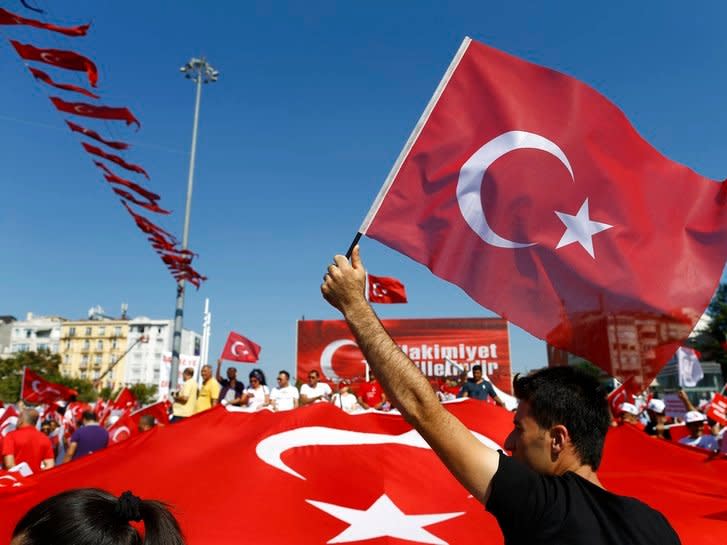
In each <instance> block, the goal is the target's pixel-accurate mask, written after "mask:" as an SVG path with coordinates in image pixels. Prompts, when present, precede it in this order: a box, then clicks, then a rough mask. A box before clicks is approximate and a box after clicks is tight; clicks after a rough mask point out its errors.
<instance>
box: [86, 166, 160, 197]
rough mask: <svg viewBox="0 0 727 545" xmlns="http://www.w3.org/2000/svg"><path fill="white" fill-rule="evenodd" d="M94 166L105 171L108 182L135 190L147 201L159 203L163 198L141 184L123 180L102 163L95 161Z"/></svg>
mask: <svg viewBox="0 0 727 545" xmlns="http://www.w3.org/2000/svg"><path fill="white" fill-rule="evenodd" d="M93 164H94V165H96V166H97V167H98V168H100V169H101V170H103V172H104V178H105V179H106V181H107V182H109V183H112V184H118V185H123V186H124V187H128V188H129V189H133V190H134V191H136V192H137V193H138V194H139V195H141V196H142V197H144V198H146V199H149V200H150V201H158V200H159V199H160V198H161V197H160V196H159V195H157V194H156V193H153V192H151V191H149V190H148V189H146V188H144V187H142V186H140V185H139V184H136V183H134V182H132V181H130V180H126V179H124V178H121V177H120V176H117V175H116V174H114V173H113V172H112V171H111V170H110V169H109V168H108V167H107V166H106V165H104V164H103V163H102V162H101V161H94V162H93Z"/></svg>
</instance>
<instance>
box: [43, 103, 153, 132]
mask: <svg viewBox="0 0 727 545" xmlns="http://www.w3.org/2000/svg"><path fill="white" fill-rule="evenodd" d="M50 100H51V102H52V103H53V105H54V106H55V107H56V108H57V109H58V110H59V111H61V112H66V113H68V114H73V115H80V116H83V117H93V118H95V119H108V120H110V121H125V122H126V124H127V125H131V124H132V123H134V124H135V125H136V126H137V128H138V127H141V123H139V120H138V119H136V117H134V114H132V113H131V110H129V109H128V108H126V107H123V106H122V107H116V106H96V105H94V104H87V103H85V102H66V101H65V100H63V99H62V98H58V97H50Z"/></svg>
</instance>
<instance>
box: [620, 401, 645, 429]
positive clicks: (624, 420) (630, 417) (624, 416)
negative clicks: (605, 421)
mask: <svg viewBox="0 0 727 545" xmlns="http://www.w3.org/2000/svg"><path fill="white" fill-rule="evenodd" d="M618 410H619V414H618V420H619V424H632V425H634V426H637V427H638V428H639V429H641V430H643V429H644V426H643V424H641V422H640V421H639V410H638V409H637V408H636V405H634V404H633V403H621V405H619V407H618Z"/></svg>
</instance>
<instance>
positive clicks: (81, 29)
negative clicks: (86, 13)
mask: <svg viewBox="0 0 727 545" xmlns="http://www.w3.org/2000/svg"><path fill="white" fill-rule="evenodd" d="M0 25H25V26H32V27H35V28H42V29H44V30H50V31H51V32H58V33H59V34H65V35H66V36H73V37H76V36H85V35H86V32H87V31H88V28H89V26H90V25H81V26H74V27H62V26H58V25H52V24H50V23H44V22H43V21H36V20H35V19H26V18H25V17H21V16H20V15H15V14H14V13H10V12H9V11H7V10H5V9H2V8H0Z"/></svg>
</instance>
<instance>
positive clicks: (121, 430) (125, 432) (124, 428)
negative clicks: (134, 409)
mask: <svg viewBox="0 0 727 545" xmlns="http://www.w3.org/2000/svg"><path fill="white" fill-rule="evenodd" d="M136 426H137V424H136V423H135V422H134V419H133V418H131V410H130V409H127V410H126V411H124V413H123V414H122V415H121V416H120V417H119V419H118V420H117V421H116V422H114V423H113V424H112V425H111V426H109V429H108V432H109V445H114V444H116V443H121V442H122V441H126V440H127V439H129V438H130V437H133V436H134V435H136V434H137V433H138V429H137V427H136Z"/></svg>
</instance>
